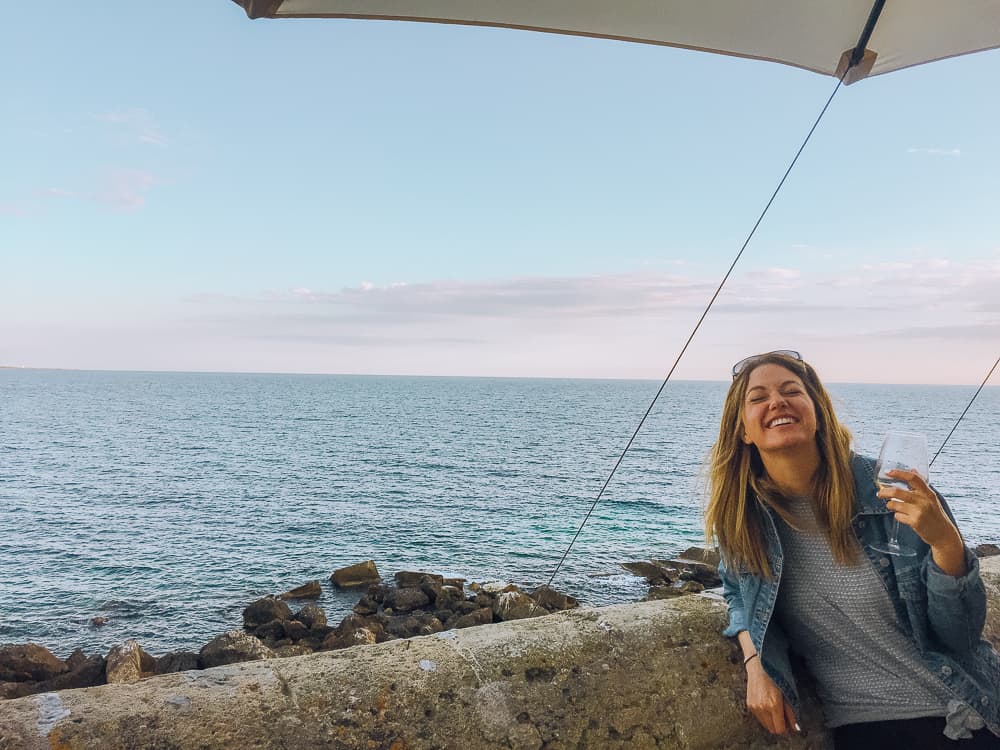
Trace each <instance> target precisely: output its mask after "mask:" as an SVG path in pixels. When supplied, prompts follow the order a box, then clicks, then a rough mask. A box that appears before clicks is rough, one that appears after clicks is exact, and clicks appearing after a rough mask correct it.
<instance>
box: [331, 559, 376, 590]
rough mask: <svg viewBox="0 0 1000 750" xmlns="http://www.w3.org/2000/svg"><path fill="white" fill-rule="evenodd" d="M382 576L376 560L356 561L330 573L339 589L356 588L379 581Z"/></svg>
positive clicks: (333, 582)
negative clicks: (376, 565)
mask: <svg viewBox="0 0 1000 750" xmlns="http://www.w3.org/2000/svg"><path fill="white" fill-rule="evenodd" d="M380 580H382V579H381V577H380V576H379V574H378V568H376V567H375V561H374V560H366V561H365V562H360V563H355V564H354V565H349V566H347V567H346V568H340V569H339V570H335V571H333V573H331V574H330V582H331V583H332V584H333V585H334V586H336V587H337V588H339V589H355V588H360V587H362V586H368V585H369V584H372V583H378V582H379V581H380Z"/></svg>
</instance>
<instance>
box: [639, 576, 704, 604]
mask: <svg viewBox="0 0 1000 750" xmlns="http://www.w3.org/2000/svg"><path fill="white" fill-rule="evenodd" d="M704 590H705V587H704V586H703V585H702V584H700V583H698V582H697V581H675V582H674V583H671V584H668V585H662V586H650V588H649V593H647V594H646V598H645V601H647V602H650V601H654V600H656V599H671V598H673V597H675V596H683V595H684V594H699V593H701V592H702V591H704Z"/></svg>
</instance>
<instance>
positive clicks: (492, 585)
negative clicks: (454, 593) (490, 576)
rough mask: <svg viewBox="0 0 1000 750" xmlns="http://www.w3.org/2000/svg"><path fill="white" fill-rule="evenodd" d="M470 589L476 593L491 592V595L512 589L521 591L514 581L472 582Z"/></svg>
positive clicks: (505, 592) (504, 592)
mask: <svg viewBox="0 0 1000 750" xmlns="http://www.w3.org/2000/svg"><path fill="white" fill-rule="evenodd" d="M469 590H470V591H474V592H475V593H477V594H478V593H479V592H483V593H484V594H489V595H491V596H496V595H497V594H507V593H510V592H511V591H520V590H521V589H519V588H518V587H517V586H516V585H514V584H513V583H504V582H503V581H487V582H486V583H470V584H469Z"/></svg>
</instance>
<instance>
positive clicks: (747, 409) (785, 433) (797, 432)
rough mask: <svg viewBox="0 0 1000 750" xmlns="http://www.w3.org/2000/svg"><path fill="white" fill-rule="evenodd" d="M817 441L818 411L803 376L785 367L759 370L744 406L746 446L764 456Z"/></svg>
mask: <svg viewBox="0 0 1000 750" xmlns="http://www.w3.org/2000/svg"><path fill="white" fill-rule="evenodd" d="M815 441H816V407H815V405H814V404H813V402H812V399H811V398H809V393H808V392H807V391H806V387H805V385H803V383H802V380H801V379H800V378H799V376H798V375H796V374H795V373H794V372H792V371H791V370H788V369H786V368H784V367H782V366H781V365H775V364H763V365H759V366H758V367H755V368H754V369H753V371H752V372H751V373H750V379H749V381H748V383H747V392H746V397H745V399H744V402H743V442H744V443H747V444H748V445H750V444H752V445H756V446H757V450H758V451H760V453H761V455H762V456H764V455H766V454H768V453H779V452H785V451H795V450H796V449H799V448H802V447H804V446H808V445H810V444H811V445H815V444H816V442H815Z"/></svg>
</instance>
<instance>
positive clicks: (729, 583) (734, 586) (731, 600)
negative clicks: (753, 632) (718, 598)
mask: <svg viewBox="0 0 1000 750" xmlns="http://www.w3.org/2000/svg"><path fill="white" fill-rule="evenodd" d="M719 577H720V578H721V579H722V598H723V599H725V600H726V607H728V608H729V624H728V625H727V626H726V629H725V630H723V631H722V634H723V635H724V636H727V637H730V638H732V637H735V636H736V634H737V633H739V632H740V631H741V630H749V629H750V624H749V622H748V621H747V612H746V608H745V607H744V605H743V592H742V590H741V589H740V582H739V579H738V578H737V577H736V576H734V575H733V574H732V573H731V572H730V571H729V569H728V568H727V567H726V562H725V560H722V561H721V562H720V563H719Z"/></svg>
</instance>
